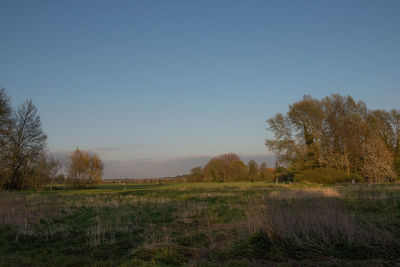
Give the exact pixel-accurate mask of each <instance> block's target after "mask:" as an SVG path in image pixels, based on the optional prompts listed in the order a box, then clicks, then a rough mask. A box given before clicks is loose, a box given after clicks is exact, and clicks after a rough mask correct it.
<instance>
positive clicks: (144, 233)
mask: <svg viewBox="0 0 400 267" xmlns="http://www.w3.org/2000/svg"><path fill="white" fill-rule="evenodd" d="M56 189H57V190H53V191H52V192H50V191H43V192H40V193H36V192H18V193H14V192H0V265H1V266H32V265H34V266H36V265H38V266H41V265H49V266H54V265H59V266H82V265H85V266H86V265H89V266H177V265H186V266H232V265H235V266H249V265H250V266H264V265H278V266H286V265H315V266H319V265H327V266H342V265H350V266H351V265H354V266H357V265H358V266H359V265H376V266H381V265H389V266H391V265H394V264H400V258H399V257H400V185H397V184H390V185H389V184H387V185H372V186H367V185H358V186H318V185H301V184H292V185H274V184H268V183H264V182H257V183H244V182H243V183H240V182H237V183H188V184H167V185H162V184H161V185H158V184H156V185H127V186H126V188H125V186H122V185H114V184H104V185H99V186H96V187H93V188H90V189H87V190H68V191H66V190H63V189H62V188H56Z"/></svg>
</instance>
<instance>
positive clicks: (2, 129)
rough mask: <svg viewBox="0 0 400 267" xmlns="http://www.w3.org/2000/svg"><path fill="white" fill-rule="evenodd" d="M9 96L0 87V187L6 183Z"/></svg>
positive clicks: (9, 119)
mask: <svg viewBox="0 0 400 267" xmlns="http://www.w3.org/2000/svg"><path fill="white" fill-rule="evenodd" d="M11 114H12V109H11V104H10V98H9V97H8V95H7V92H6V90H5V89H4V88H1V89H0V188H2V187H3V186H4V184H5V183H6V176H8V175H7V169H8V168H7V163H8V160H7V159H8V157H9V154H8V152H9V151H8V148H9V143H10V140H9V137H10V131H11V125H12V124H11V123H12V118H11Z"/></svg>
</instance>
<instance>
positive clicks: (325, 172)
mask: <svg viewBox="0 0 400 267" xmlns="http://www.w3.org/2000/svg"><path fill="white" fill-rule="evenodd" d="M352 179H357V177H356V176H354V175H348V174H347V172H346V171H345V170H342V169H334V168H315V169H306V170H302V171H298V172H297V173H296V174H295V176H294V180H295V181H297V182H310V183H322V184H334V183H348V182H351V181H352Z"/></svg>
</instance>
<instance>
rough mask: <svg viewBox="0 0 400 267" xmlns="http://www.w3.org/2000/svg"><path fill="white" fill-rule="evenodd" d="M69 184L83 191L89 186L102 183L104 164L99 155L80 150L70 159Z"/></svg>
mask: <svg viewBox="0 0 400 267" xmlns="http://www.w3.org/2000/svg"><path fill="white" fill-rule="evenodd" d="M69 159H70V163H69V169H68V179H67V183H68V184H69V185H70V186H72V187H74V188H80V189H83V188H85V187H86V186H87V185H91V184H97V183H99V182H101V179H102V176H103V168H104V164H103V162H102V161H101V159H100V158H99V157H98V156H97V154H90V153H89V152H87V151H82V150H79V149H78V148H77V149H76V150H75V151H74V152H73V153H72V154H71V155H70V157H69Z"/></svg>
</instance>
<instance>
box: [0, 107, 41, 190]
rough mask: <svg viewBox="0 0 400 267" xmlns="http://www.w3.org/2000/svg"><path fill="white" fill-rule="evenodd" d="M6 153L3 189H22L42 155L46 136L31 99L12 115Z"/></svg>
mask: <svg viewBox="0 0 400 267" xmlns="http://www.w3.org/2000/svg"><path fill="white" fill-rule="evenodd" d="M9 133H10V136H9V137H8V138H9V146H8V147H7V150H9V151H8V155H7V162H8V166H9V167H8V168H9V170H8V175H7V177H6V179H5V183H4V185H3V187H4V188H5V189H17V190H23V189H24V187H25V186H26V185H27V182H28V181H27V179H29V177H30V176H31V175H32V174H33V172H34V170H33V169H34V167H35V165H36V164H37V161H38V160H39V159H40V158H41V157H42V156H43V155H44V153H45V147H46V139H47V136H46V135H45V134H44V132H43V130H42V124H41V121H40V117H39V115H38V112H37V108H36V107H35V106H34V105H33V103H32V101H30V100H29V101H26V102H25V103H23V104H22V105H21V106H20V107H19V108H18V110H17V112H16V113H15V115H14V117H13V124H12V127H11V129H10V132H9Z"/></svg>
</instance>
